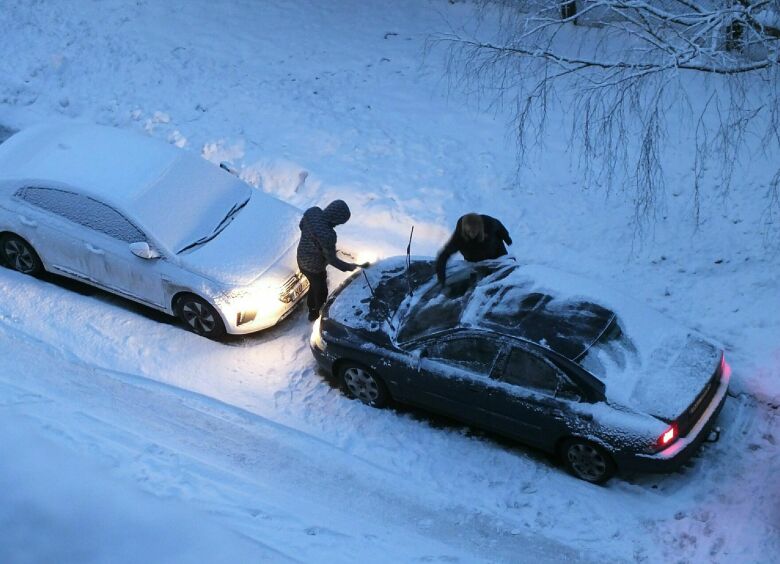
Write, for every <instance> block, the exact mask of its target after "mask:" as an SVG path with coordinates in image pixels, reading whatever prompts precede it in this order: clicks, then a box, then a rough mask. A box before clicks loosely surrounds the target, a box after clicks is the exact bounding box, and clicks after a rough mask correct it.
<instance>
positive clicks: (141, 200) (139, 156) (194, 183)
mask: <svg viewBox="0 0 780 564" xmlns="http://www.w3.org/2000/svg"><path fill="white" fill-rule="evenodd" d="M0 180H8V181H15V182H24V183H29V184H33V183H34V182H36V181H38V182H41V183H42V184H43V185H44V186H51V187H70V188H72V189H75V190H77V191H78V192H79V193H81V194H84V195H87V196H90V197H92V198H95V199H97V200H100V201H102V202H105V203H107V204H109V205H111V206H113V207H115V208H117V209H118V210H120V211H121V212H122V213H123V214H125V215H126V216H127V217H128V218H129V219H131V220H133V221H134V222H135V223H137V224H138V225H139V226H140V227H142V228H144V229H145V230H147V231H150V232H151V234H152V235H153V236H154V237H155V238H156V240H157V241H158V242H159V243H161V244H162V245H163V246H165V247H166V248H167V249H168V250H170V251H173V252H175V251H176V250H177V249H179V248H181V247H182V246H183V245H184V244H186V243H188V242H191V241H192V239H193V237H194V236H195V234H204V233H209V232H210V230H211V229H213V227H214V225H216V224H217V223H218V222H219V220H220V219H221V218H222V217H224V215H225V213H226V212H227V210H229V209H230V207H231V205H232V204H233V203H236V202H241V201H244V200H246V199H248V198H249V197H250V193H251V189H250V188H249V186H247V185H246V184H244V183H243V182H241V181H240V180H239V179H238V178H236V177H234V176H233V175H230V174H228V173H225V172H224V171H221V170H219V169H218V168H217V167H216V166H213V165H211V164H210V163H207V162H206V161H205V160H204V159H201V158H200V157H198V156H195V155H192V154H190V153H188V152H187V151H184V150H181V149H179V148H176V147H173V146H172V145H169V144H167V143H164V142H161V141H159V140H155V139H152V138H149V137H146V136H144V135H139V134H137V133H133V132H129V131H124V130H121V129H118V128H113V127H104V126H98V125H90V124H65V125H61V124H56V125H39V126H34V127H31V128H28V129H24V130H22V131H21V132H19V133H17V134H16V135H14V136H12V137H11V138H10V139H9V140H8V141H6V142H5V143H3V144H2V145H0ZM174 210H175V211H176V213H175V217H174V216H173V215H171V214H172V213H173V212H174Z"/></svg>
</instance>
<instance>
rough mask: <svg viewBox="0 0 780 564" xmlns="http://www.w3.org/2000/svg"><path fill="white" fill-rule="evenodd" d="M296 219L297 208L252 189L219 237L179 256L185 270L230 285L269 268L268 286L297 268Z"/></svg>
mask: <svg viewBox="0 0 780 564" xmlns="http://www.w3.org/2000/svg"><path fill="white" fill-rule="evenodd" d="M300 218H301V212H300V211H299V210H298V209H297V208H295V207H293V206H291V205H289V204H286V203H285V202H282V201H281V200H277V199H276V198H274V197H271V196H269V195H267V194H265V193H263V192H260V191H259V190H253V191H252V197H251V198H250V200H249V202H248V203H247V205H246V206H245V207H244V208H243V209H242V210H241V211H240V212H239V213H238V214H237V215H236V217H235V219H233V221H231V223H230V224H229V225H228V226H227V227H226V228H225V229H224V230H223V231H222V232H221V233H220V234H219V235H217V236H216V237H215V238H214V239H212V240H211V241H209V242H207V243H205V244H203V245H200V246H198V247H195V248H194V249H192V250H190V251H185V252H184V253H182V254H180V255H179V260H180V261H181V263H182V266H184V267H185V268H188V269H190V270H194V271H196V272H198V273H199V274H202V275H204V276H207V277H209V278H211V279H212V280H216V281H217V282H220V283H222V284H226V285H230V286H248V285H250V284H252V283H253V282H255V280H257V278H258V277H260V276H261V275H263V274H266V273H267V272H268V271H269V269H273V271H274V272H273V278H274V280H269V281H268V282H269V284H281V283H282V282H283V281H284V280H285V279H286V278H287V277H289V276H290V275H292V274H293V273H295V272H296V271H297V265H296V261H295V244H296V243H297V241H298V235H299V232H298V222H299V221H300ZM272 267H273V268H272ZM277 270H278V272H276V271H277ZM268 274H269V275H270V274H271V273H270V272H268ZM277 278H278V280H277Z"/></svg>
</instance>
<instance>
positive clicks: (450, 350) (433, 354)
mask: <svg viewBox="0 0 780 564" xmlns="http://www.w3.org/2000/svg"><path fill="white" fill-rule="evenodd" d="M500 348H501V347H500V345H499V344H498V343H496V342H495V341H490V340H488V339H481V338H479V337H456V338H452V339H445V340H442V341H437V342H434V343H432V344H430V345H428V347H427V348H426V352H427V356H428V358H430V359H433V360H437V361H439V362H443V363H444V364H450V365H453V366H457V367H458V368H462V369H464V370H468V371H469V372H474V373H476V374H485V375H488V376H489V375H490V372H491V370H492V369H493V364H494V363H495V361H496V357H497V356H498V353H499V351H500Z"/></svg>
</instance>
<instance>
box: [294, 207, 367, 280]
mask: <svg viewBox="0 0 780 564" xmlns="http://www.w3.org/2000/svg"><path fill="white" fill-rule="evenodd" d="M349 217H350V211H349V207H348V206H347V204H346V202H344V201H343V200H335V201H334V202H331V203H330V204H328V206H327V207H326V208H325V209H324V210H322V209H320V208H318V207H313V208H309V209H308V210H306V211H305V212H304V214H303V218H302V219H301V222H300V224H299V226H300V228H301V240H300V242H299V243H298V255H297V256H298V267H299V268H300V269H301V270H302V271H305V272H324V271H325V267H326V266H327V265H331V266H334V267H336V268H338V269H339V270H343V271H347V270H354V269H355V265H354V264H352V263H348V262H344V261H343V260H341V259H340V258H338V256H336V230H335V229H333V228H334V227H335V226H336V225H341V224H342V223H346V222H347V220H348V219H349Z"/></svg>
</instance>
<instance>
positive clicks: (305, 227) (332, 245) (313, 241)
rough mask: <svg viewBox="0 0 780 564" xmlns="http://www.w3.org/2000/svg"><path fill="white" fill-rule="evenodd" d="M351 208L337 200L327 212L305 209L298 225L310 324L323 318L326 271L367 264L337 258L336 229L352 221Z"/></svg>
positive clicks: (300, 263) (326, 280)
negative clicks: (328, 268) (321, 313)
mask: <svg viewBox="0 0 780 564" xmlns="http://www.w3.org/2000/svg"><path fill="white" fill-rule="evenodd" d="M350 215H351V214H350V211H349V206H347V204H346V202H344V201H343V200H335V201H333V202H331V203H330V204H328V205H327V206H326V207H325V209H320V208H318V207H316V206H315V207H312V208H309V209H308V210H306V211H305V212H304V214H303V218H302V219H301V222H300V224H299V227H300V228H301V240H300V242H299V243H298V255H297V256H298V268H300V269H301V272H302V273H303V275H304V276H305V277H306V278H307V279H308V280H309V295H308V296H307V297H306V305H308V307H309V321H314V320H315V319H317V318H318V317H319V315H320V308H322V306H323V304H324V303H325V300H327V299H328V277H327V274H326V268H327V266H328V265H331V266H333V267H335V268H338V269H339V270H341V271H343V272H346V271H351V270H355V269H356V268H357V267H358V266H361V267H363V268H365V267H367V266H368V263H365V264H355V263H351V262H345V261H343V260H341V259H340V258H339V257H338V256H337V255H336V230H335V229H334V227H336V226H337V225H341V224H343V223H346V222H347V220H349V218H350Z"/></svg>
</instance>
